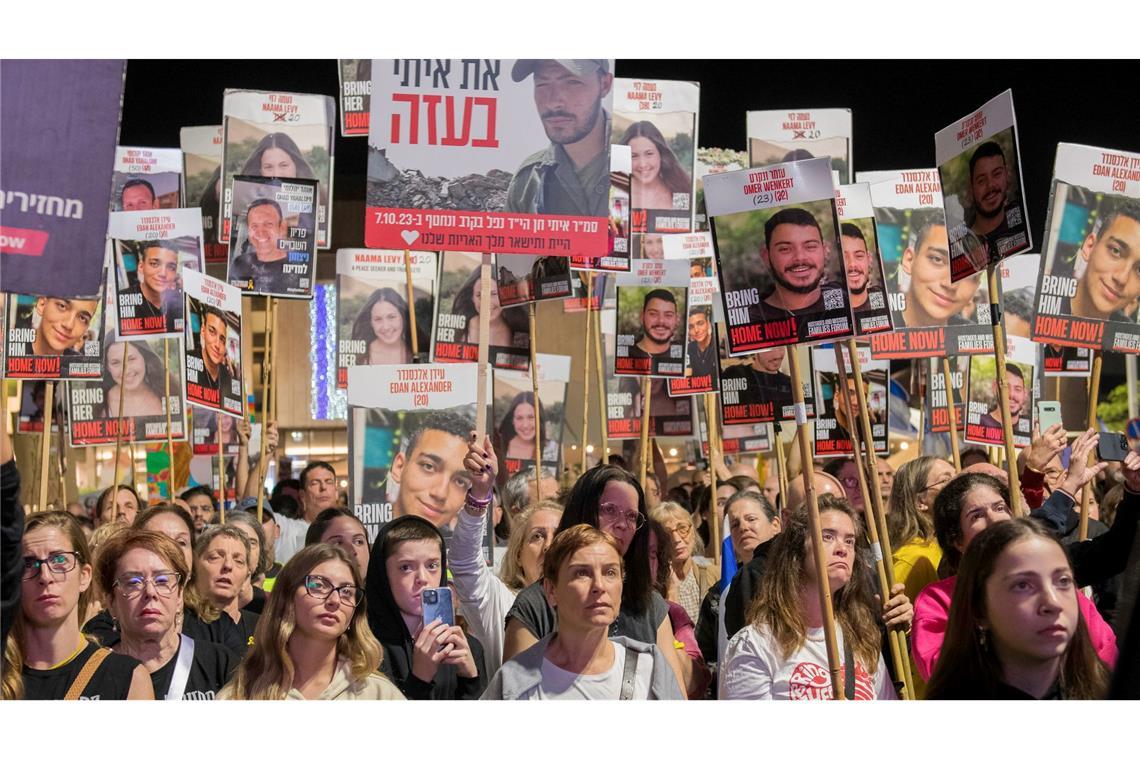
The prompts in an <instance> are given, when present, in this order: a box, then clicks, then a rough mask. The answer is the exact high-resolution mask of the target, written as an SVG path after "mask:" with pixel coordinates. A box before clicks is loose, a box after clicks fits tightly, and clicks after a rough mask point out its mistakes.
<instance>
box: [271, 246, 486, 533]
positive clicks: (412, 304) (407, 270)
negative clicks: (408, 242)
mask: <svg viewBox="0 0 1140 760" xmlns="http://www.w3.org/2000/svg"><path fill="white" fill-rule="evenodd" d="M404 279H405V280H406V281H407V285H408V330H409V333H408V334H409V335H411V337H412V364H415V363H416V362H417V361H419V353H420V337H419V335H418V334H417V330H416V293H415V290H413V289H412V252H411V251H410V250H409V249H407V248H405V249H404ZM268 308H269V307H268V306H267V307H266V309H268ZM480 321H483V320H480ZM262 424H264V423H262ZM257 516H258V519H261V508H260V502H259V503H258V510H257Z"/></svg>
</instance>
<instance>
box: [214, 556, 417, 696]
mask: <svg viewBox="0 0 1140 760" xmlns="http://www.w3.org/2000/svg"><path fill="white" fill-rule="evenodd" d="M255 636H256V638H257V646H256V647H254V648H253V651H251V652H250V654H249V656H248V657H246V658H245V660H244V662H242V664H241V666H240V667H239V668H238V671H237V675H236V676H234V679H233V680H232V681H231V682H230V683H229V684H228V685H227V686H226V688H225V689H223V690H222V693H221V694H220V695H218V698H219V699H331V700H355V699H403V698H404V696H403V694H401V693H400V690H399V689H397V688H396V687H395V685H394V684H393V683H392V682H391V681H389V680H388V679H387V678H385V677H384V676H383V675H381V674H380V673H378V672H377V670H378V669H379V667H380V658H381V648H380V642H378V641H377V640H376V637H375V636H373V635H372V631H371V630H370V629H369V627H368V611H367V609H366V608H365V599H364V582H363V580H362V578H361V575H360V570H359V569H357V567H356V563H355V562H353V561H351V560H350V559H349V558H348V555H347V554H345V553H344V550H343V549H341V548H340V547H338V546H331V545H329V544H313V545H311V546H306V547H305V548H304V549H302V550H301V551H299V552H297V553H296V554H294V555H293V557H292V558H291V559H290V560H289V562H288V563H286V565H285V567H284V568H283V569H282V570H281V572H280V573H278V575H277V581H276V583H275V584H274V586H273V593H272V594H270V595H269V604H268V605H267V606H266V608H265V614H264V615H262V616H261V620H260V621H259V622H258V624H257V633H256V634H255Z"/></svg>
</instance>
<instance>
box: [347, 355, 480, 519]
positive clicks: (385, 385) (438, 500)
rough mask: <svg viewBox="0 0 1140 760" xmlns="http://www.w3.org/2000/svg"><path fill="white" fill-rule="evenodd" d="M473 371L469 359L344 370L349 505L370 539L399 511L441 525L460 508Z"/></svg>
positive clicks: (466, 485)
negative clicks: (462, 362)
mask: <svg viewBox="0 0 1140 760" xmlns="http://www.w3.org/2000/svg"><path fill="white" fill-rule="evenodd" d="M477 374H478V367H477V366H476V365H474V364H405V365H400V364H392V365H372V366H360V367H349V369H348V405H349V412H348V441H349V444H348V445H349V462H350V463H351V464H350V468H349V472H350V473H351V477H350V478H349V503H350V504H352V506H353V509H354V511H355V512H356V515H357V517H359V518H360V520H361V522H363V523H364V524H365V526H366V527H368V529H369V535H370V536H371V537H375V533H376V531H377V530H378V529H379V527H380V526H381V525H383V524H384V523H387V522H389V521H390V520H392V519H394V518H396V517H401V516H403V515H418V516H419V517H423V518H424V519H426V520H429V521H430V522H431V523H432V524H433V525H435V526H436V527H444V526H447V525H448V524H449V523H451V521H452V520H454V519H455V517H456V515H457V514H458V513H459V509H460V508H461V507H462V506H463V499H464V497H465V496H466V494H467V489H468V488H469V487H470V485H471V479H470V476H469V475H468V474H467V469H466V467H464V465H463V458H464V457H465V456H466V455H467V445H468V443H469V441H470V436H471V431H472V430H473V429H475V416H476V415H475V412H476V409H475V407H476V396H477V390H478V389H477V387H476V378H477Z"/></svg>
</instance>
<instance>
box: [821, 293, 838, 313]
mask: <svg viewBox="0 0 1140 760" xmlns="http://www.w3.org/2000/svg"><path fill="white" fill-rule="evenodd" d="M823 308H824V310H825V311H831V310H832V309H842V308H843V291H842V290H841V289H839V288H829V289H827V290H825V291H823Z"/></svg>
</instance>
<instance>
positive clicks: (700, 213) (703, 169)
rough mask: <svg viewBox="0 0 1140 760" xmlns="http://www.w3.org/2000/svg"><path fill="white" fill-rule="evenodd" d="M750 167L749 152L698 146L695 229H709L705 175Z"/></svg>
mask: <svg viewBox="0 0 1140 760" xmlns="http://www.w3.org/2000/svg"><path fill="white" fill-rule="evenodd" d="M747 168H748V153H747V152H746V151H743V150H728V149H727V148H697V171H696V175H695V179H696V193H697V200H696V203H695V204H694V209H695V210H694V214H693V221H694V226H693V229H694V230H695V231H698V232H702V231H706V230H708V229H709V217H708V211H707V209H706V208H705V184H704V180H705V177H706V176H708V175H709V174H723V173H724V172H733V171H739V170H741V169H747Z"/></svg>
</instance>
